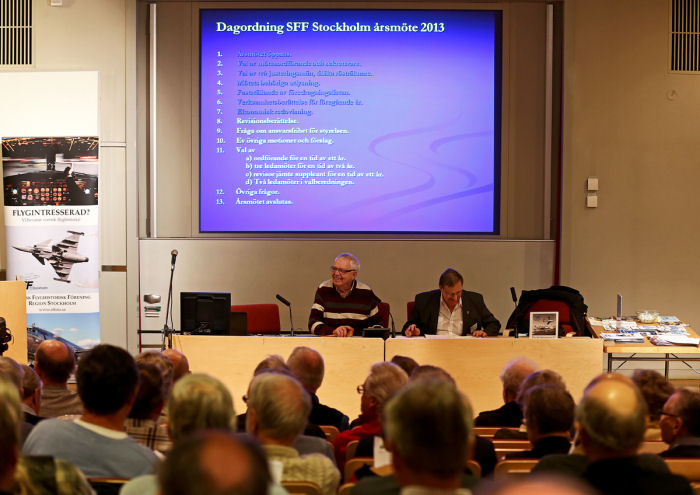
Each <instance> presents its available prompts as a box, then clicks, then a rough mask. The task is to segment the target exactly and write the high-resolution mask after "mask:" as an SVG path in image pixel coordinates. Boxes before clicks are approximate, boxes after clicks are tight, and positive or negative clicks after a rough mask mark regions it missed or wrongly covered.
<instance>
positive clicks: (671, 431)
mask: <svg viewBox="0 0 700 495" xmlns="http://www.w3.org/2000/svg"><path fill="white" fill-rule="evenodd" d="M659 427H660V428H661V436H662V438H663V441H664V442H666V443H667V444H668V445H669V448H668V450H665V451H663V452H661V454H660V455H661V457H700V393H698V392H695V391H691V390H687V389H683V388H681V389H678V390H677V391H676V392H674V393H673V395H671V397H669V398H668V400H667V401H666V404H664V407H663V411H662V412H661V420H660V421H659Z"/></svg>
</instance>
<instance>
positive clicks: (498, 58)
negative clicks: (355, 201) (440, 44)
mask: <svg viewBox="0 0 700 495" xmlns="http://www.w3.org/2000/svg"><path fill="white" fill-rule="evenodd" d="M192 9H193V12H192V14H193V15H192V22H193V30H192V36H193V49H192V57H193V69H195V70H193V71H192V72H193V81H192V104H193V106H194V107H195V108H194V109H193V130H192V135H193V142H192V144H193V146H192V155H193V156H192V159H193V167H192V207H193V208H192V210H193V211H192V227H193V228H192V234H193V237H200V238H201V237H215V238H220V237H223V238H246V239H268V238H302V239H303V238H309V239H335V238H341V239H348V240H352V239H369V240H380V239H396V240H409V239H410V240H421V239H424V240H435V239H438V240H449V239H458V240H463V239H475V238H477V239H478V238H487V239H498V238H502V237H503V235H504V234H503V225H504V220H505V219H504V217H503V212H504V208H503V206H504V205H503V198H504V195H503V193H504V191H503V188H504V187H506V184H505V181H504V156H507V151H506V150H504V149H503V143H504V142H505V140H504V134H505V133H506V131H507V123H506V118H507V116H506V115H504V113H503V108H504V95H505V94H506V88H505V87H504V83H505V81H506V78H505V77H504V73H505V72H506V71H507V67H506V66H504V59H505V57H504V53H503V47H504V46H505V40H504V36H506V34H505V31H504V28H503V26H504V24H505V23H506V11H505V9H504V7H503V6H501V5H500V4H498V3H494V4H489V5H484V6H480V5H469V4H468V5H455V4H436V5H431V6H429V7H426V6H417V5H413V4H408V5H407V4H403V3H402V4H386V3H379V4H371V6H370V5H367V4H364V3H342V4H338V5H336V4H334V5H327V4H309V3H303V4H298V5H297V4H294V3H290V2H274V3H272V2H271V3H270V4H265V5H264V6H263V5H259V4H250V3H241V4H231V3H229V2H222V3H211V2H207V3H199V4H193V6H192ZM201 10H291V11H296V12H298V11H304V10H325V11H328V10H358V11H372V10H392V11H428V12H430V11H440V12H444V11H490V12H493V13H494V14H495V20H496V22H495V29H494V31H495V32H494V55H495V56H494V79H495V84H494V102H493V107H494V150H493V151H494V169H493V178H494V190H493V196H494V204H493V231H492V232H491V231H487V232H451V231H447V232H446V231H429V232H428V231H358V230H352V231H340V230H339V231H316V230H312V231H308V230H274V231H270V230H260V231H248V230H246V231H236V230H231V231H222V230H201V211H200V210H201V209H200V177H201V172H202V163H201V144H200V141H201V132H202V130H201V128H200V122H201V93H200V91H199V88H200V84H201V58H200V53H201V35H200V31H201V18H200V15H199V14H200V11H201ZM194 164H196V166H194Z"/></svg>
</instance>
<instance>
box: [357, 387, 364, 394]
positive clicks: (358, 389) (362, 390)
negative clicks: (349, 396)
mask: <svg viewBox="0 0 700 495" xmlns="http://www.w3.org/2000/svg"><path fill="white" fill-rule="evenodd" d="M357 393H358V394H360V395H362V394H364V393H365V386H364V385H358V386H357Z"/></svg>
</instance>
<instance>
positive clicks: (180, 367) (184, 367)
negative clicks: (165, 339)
mask: <svg viewBox="0 0 700 495" xmlns="http://www.w3.org/2000/svg"><path fill="white" fill-rule="evenodd" d="M163 355H164V356H165V357H166V358H168V359H169V360H170V362H171V363H172V364H173V382H176V381H178V380H179V379H180V378H182V377H183V376H185V375H187V374H189V373H190V362H189V361H188V360H187V356H185V355H184V354H183V353H181V352H180V351H178V350H177V349H165V350H164V351H163Z"/></svg>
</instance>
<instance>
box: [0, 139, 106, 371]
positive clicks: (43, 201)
mask: <svg viewBox="0 0 700 495" xmlns="http://www.w3.org/2000/svg"><path fill="white" fill-rule="evenodd" d="M2 165H3V179H4V184H3V186H4V191H3V196H4V204H5V229H6V235H5V238H6V242H7V279H8V280H23V281H24V282H25V284H26V286H27V347H28V352H29V358H30V361H31V360H32V359H33V357H34V356H33V353H34V349H36V346H37V345H38V344H39V343H40V342H41V341H42V340H46V339H54V338H55V339H59V340H62V341H64V342H65V343H66V344H68V345H70V346H71V347H73V348H74V349H75V350H78V351H79V350H83V349H86V348H90V347H93V346H94V345H96V344H97V343H99V341H100V318H99V269H100V264H99V249H98V248H99V245H98V242H99V236H98V198H99V191H98V170H99V138H97V137H94V136H71V137H4V138H2Z"/></svg>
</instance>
